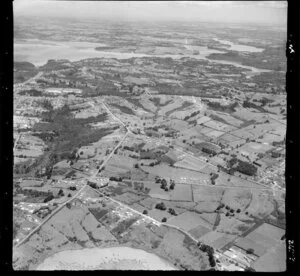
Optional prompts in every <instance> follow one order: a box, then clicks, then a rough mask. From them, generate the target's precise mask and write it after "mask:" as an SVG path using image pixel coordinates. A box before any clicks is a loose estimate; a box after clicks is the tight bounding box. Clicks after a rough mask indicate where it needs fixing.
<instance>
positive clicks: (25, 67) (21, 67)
mask: <svg viewBox="0 0 300 276" xmlns="http://www.w3.org/2000/svg"><path fill="white" fill-rule="evenodd" d="M14 69H15V70H17V71H32V70H36V67H35V66H34V64H32V63H30V62H28V61H15V62H14Z"/></svg>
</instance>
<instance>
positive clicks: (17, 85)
mask: <svg viewBox="0 0 300 276" xmlns="http://www.w3.org/2000/svg"><path fill="white" fill-rule="evenodd" d="M42 75H43V72H38V73H37V74H36V75H35V76H33V77H32V78H30V79H28V80H26V81H24V82H22V83H17V84H15V85H14V87H15V88H18V87H22V85H26V84H27V83H29V82H31V81H34V80H36V79H37V78H39V77H41V76H42Z"/></svg>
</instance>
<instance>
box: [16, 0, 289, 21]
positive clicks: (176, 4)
mask: <svg viewBox="0 0 300 276" xmlns="http://www.w3.org/2000/svg"><path fill="white" fill-rule="evenodd" d="M14 16H15V17H16V18H17V17H18V16H42V17H66V18H67V17H74V18H91V19H94V18H99V19H105V20H107V19H110V20H119V21H123V20H132V21H137V20H138V21H139V20H142V21H188V22H189V21H193V22H194V21H195V22H218V23H222V22H224V23H251V24H253V23H257V24H268V25H280V26H285V25H286V22H287V1H60V0H58V1H55V0H53V1H49V0H48V1H46V0H14Z"/></svg>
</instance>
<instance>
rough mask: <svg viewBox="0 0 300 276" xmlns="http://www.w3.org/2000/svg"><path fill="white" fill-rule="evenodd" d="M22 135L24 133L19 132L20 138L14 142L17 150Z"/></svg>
mask: <svg viewBox="0 0 300 276" xmlns="http://www.w3.org/2000/svg"><path fill="white" fill-rule="evenodd" d="M22 135H23V134H22V133H21V134H19V137H18V139H17V140H16V141H15V144H14V151H15V149H16V148H17V145H18V143H19V141H20V139H21V136H22Z"/></svg>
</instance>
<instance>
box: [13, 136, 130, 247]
mask: <svg viewBox="0 0 300 276" xmlns="http://www.w3.org/2000/svg"><path fill="white" fill-rule="evenodd" d="M128 133H129V132H126V134H125V135H124V136H123V138H122V139H121V141H120V142H119V143H118V144H117V145H116V146H115V148H114V149H113V150H112V152H111V153H110V154H109V155H108V156H107V157H106V159H105V161H104V162H103V163H102V164H101V166H100V167H99V170H98V171H96V172H95V174H94V175H93V176H92V177H95V176H97V174H98V173H99V172H100V171H101V169H102V168H103V166H105V164H106V163H107V162H108V161H109V159H110V158H111V157H112V156H113V154H114V152H115V150H116V149H117V148H118V147H119V146H121V144H122V143H123V142H124V141H125V139H126V137H127V135H128ZM86 186H87V183H86V184H84V185H83V186H82V187H81V189H80V190H79V191H78V192H77V193H76V194H75V195H74V196H73V197H72V198H70V199H69V200H67V201H66V202H64V203H62V204H61V205H60V206H59V207H58V208H56V209H55V210H54V211H53V212H52V213H51V214H50V215H49V216H48V217H47V218H45V220H43V221H42V222H41V223H40V224H39V225H38V226H37V227H36V228H34V229H33V230H32V231H31V232H30V233H29V234H28V235H27V236H26V237H25V238H24V239H22V240H21V241H20V242H19V243H18V244H16V245H15V247H19V246H20V245H21V244H23V243H24V242H25V241H27V240H28V239H29V238H30V237H31V236H32V235H33V234H34V233H35V232H36V231H37V230H39V229H40V228H41V227H42V226H43V225H44V224H45V223H46V222H47V221H48V220H49V219H50V218H52V217H53V216H54V215H55V214H56V213H57V212H59V211H60V210H61V209H62V208H63V207H64V206H65V205H66V204H67V203H69V202H71V201H72V200H73V199H75V198H77V197H78V196H79V194H80V193H81V192H82V191H83V189H84V188H85V187H86Z"/></svg>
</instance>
